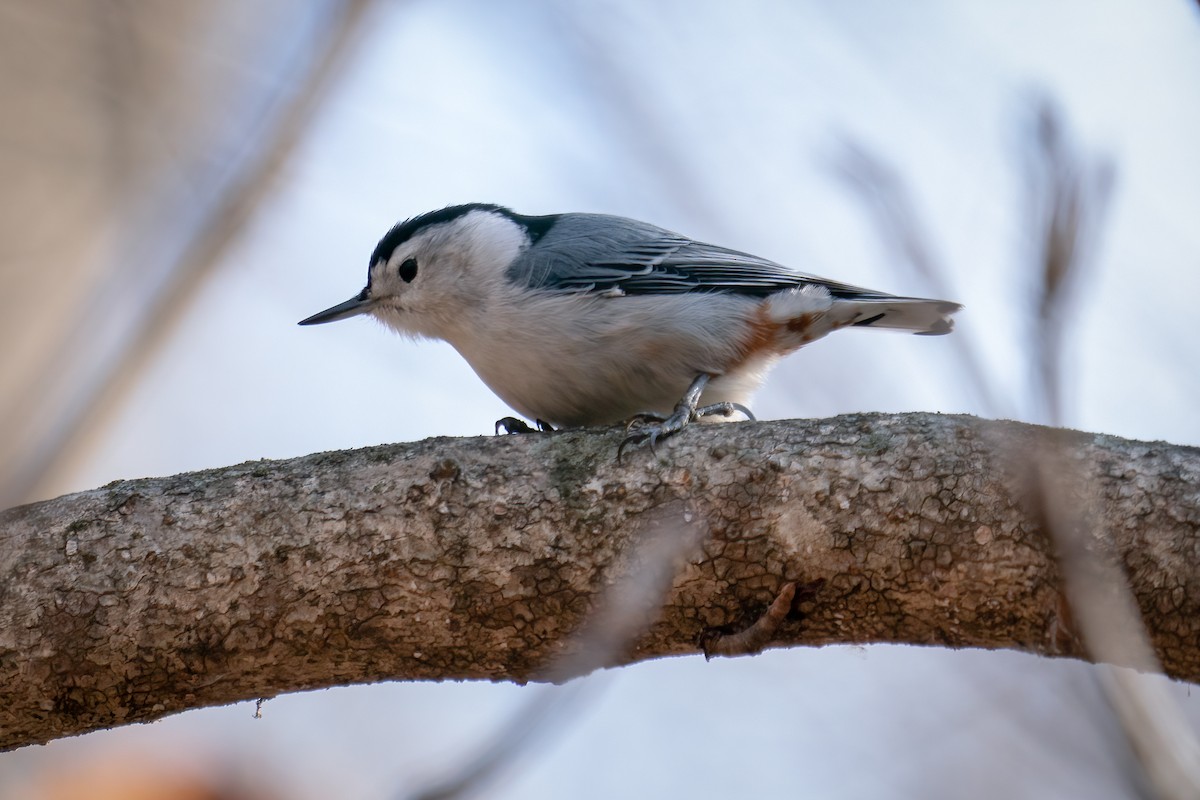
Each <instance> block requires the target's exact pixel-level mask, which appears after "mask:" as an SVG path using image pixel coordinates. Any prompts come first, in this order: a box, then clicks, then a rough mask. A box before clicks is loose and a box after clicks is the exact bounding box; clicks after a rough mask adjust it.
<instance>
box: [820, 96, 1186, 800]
mask: <svg viewBox="0 0 1200 800" xmlns="http://www.w3.org/2000/svg"><path fill="white" fill-rule="evenodd" d="M1034 119H1035V124H1034V126H1033V129H1032V132H1031V133H1032V135H1031V136H1030V137H1029V145H1028V147H1027V150H1026V152H1025V153H1024V155H1025V156H1026V158H1027V162H1028V163H1027V174H1026V177H1027V185H1028V200H1027V204H1028V205H1027V207H1028V209H1030V210H1031V211H1032V215H1031V216H1030V217H1029V229H1030V231H1032V237H1031V238H1032V240H1033V243H1034V249H1033V254H1032V255H1033V257H1032V263H1033V270H1032V274H1033V275H1034V276H1035V279H1036V287H1037V291H1036V292H1035V298H1036V299H1035V301H1034V303H1033V304H1032V305H1033V309H1032V313H1031V314H1030V315H1029V317H1030V319H1031V320H1032V335H1031V347H1030V353H1031V363H1032V364H1033V365H1034V369H1033V373H1034V374H1033V377H1034V380H1033V382H1032V387H1033V388H1032V395H1033V399H1034V400H1035V401H1036V403H1037V405H1038V407H1039V409H1040V411H1041V415H1042V418H1043V419H1046V420H1048V421H1050V422H1051V423H1052V424H1054V425H1061V424H1063V421H1064V420H1063V408H1062V406H1063V401H1062V395H1063V391H1062V385H1061V384H1062V376H1063V365H1064V361H1065V357H1064V353H1063V350H1064V340H1065V338H1066V336H1067V335H1068V334H1069V332H1070V328H1069V326H1068V325H1067V322H1068V321H1069V320H1071V319H1073V318H1075V315H1074V314H1073V313H1072V312H1073V304H1074V303H1075V301H1076V295H1077V292H1078V290H1079V287H1080V284H1081V283H1083V282H1084V280H1085V277H1086V269H1087V267H1088V266H1089V265H1090V262H1091V259H1092V258H1093V256H1094V255H1095V253H1096V251H1097V249H1098V244H1099V238H1100V236H1101V234H1102V232H1103V227H1102V223H1103V221H1104V214H1105V211H1106V209H1107V205H1108V200H1109V196H1110V193H1111V189H1112V184H1113V168H1112V165H1111V164H1110V163H1109V162H1108V160H1107V159H1104V158H1098V157H1090V156H1088V155H1087V154H1085V153H1083V152H1082V151H1080V150H1079V149H1078V148H1077V147H1076V146H1075V145H1074V144H1073V143H1072V142H1071V141H1070V140H1069V139H1068V137H1067V136H1066V133H1065V124H1064V122H1063V121H1062V119H1061V118H1060V114H1059V112H1058V111H1057V109H1056V108H1055V107H1054V106H1053V105H1052V104H1051V103H1050V102H1049V101H1047V100H1044V99H1042V100H1039V101H1038V102H1037V103H1036V104H1035V107H1034ZM840 167H841V170H842V172H843V173H844V174H845V175H846V176H847V177H848V178H849V179H851V180H852V181H853V183H854V185H855V186H856V187H857V188H858V189H859V191H860V193H861V195H862V196H863V198H864V200H865V201H866V204H867V206H868V207H869V208H870V209H871V210H872V212H873V215H874V218H875V220H876V223H877V225H878V227H879V229H880V231H881V237H882V238H883V240H884V241H885V242H887V243H889V245H890V250H891V251H892V252H894V253H895V254H896V255H897V256H898V257H899V259H900V260H901V261H902V262H905V263H908V264H910V265H911V266H912V267H913V268H914V270H915V271H916V272H918V273H919V274H921V275H922V276H923V277H924V278H925V279H926V280H927V281H928V282H930V284H931V285H932V286H934V287H935V291H936V292H937V293H939V294H940V296H947V297H948V296H951V294H950V292H949V291H948V290H947V288H946V287H945V284H946V280H945V278H946V275H947V274H948V272H947V270H946V268H945V266H944V265H943V264H941V263H940V261H939V260H938V259H937V258H936V257H935V256H934V255H933V248H932V246H931V245H930V244H929V239H928V237H927V236H926V235H925V233H924V226H922V225H921V224H920V222H919V217H918V215H917V213H916V212H915V209H914V207H913V204H912V202H911V200H910V199H909V195H908V192H907V191H906V190H905V187H904V185H903V182H902V181H901V179H900V178H899V176H898V175H897V174H896V173H895V172H894V171H893V170H892V169H891V168H889V167H888V166H887V165H886V164H885V163H884V162H883V161H882V160H880V159H878V158H877V157H875V156H873V155H872V154H871V153H870V152H869V151H867V150H866V149H865V148H863V147H861V146H857V145H853V144H851V145H848V146H847V150H846V155H845V157H844V159H843V160H842V162H841V163H840ZM1015 327H1016V324H1014V328H1015ZM956 344H958V345H959V350H958V353H959V356H960V360H961V362H962V365H963V367H964V370H965V371H964V374H966V375H967V376H968V378H969V380H970V381H971V382H972V383H973V384H974V385H975V386H976V388H977V391H978V393H979V395H980V397H981V398H983V399H984V400H985V402H986V407H989V408H991V409H992V410H993V413H1001V412H1000V410H1001V409H1003V408H1017V407H1019V405H1020V404H1019V403H1018V402H1017V398H1015V397H1010V398H1005V397H1003V396H1002V395H999V394H997V393H996V391H995V390H994V388H993V387H992V386H990V385H989V382H988V381H987V380H986V377H985V374H984V372H983V370H982V367H981V366H980V364H982V359H981V358H980V357H979V355H978V354H977V353H975V352H973V351H972V349H971V346H970V342H969V341H968V340H967V339H966V338H965V337H956ZM1001 403H1003V405H1001ZM997 448H998V449H997V455H998V457H999V458H1000V459H1001V460H1002V462H1005V463H1006V469H1007V470H1009V471H1010V472H1011V473H1012V474H1019V475H1023V476H1024V480H1025V481H1026V487H1025V492H1024V495H1023V501H1022V502H1024V503H1025V505H1026V507H1027V509H1028V512H1029V513H1030V514H1031V515H1032V516H1033V517H1034V518H1036V519H1038V520H1039V526H1040V527H1041V528H1042V529H1044V530H1047V531H1049V532H1050V534H1051V536H1052V537H1053V540H1054V542H1055V553H1056V557H1057V559H1058V562H1059V565H1060V568H1061V570H1062V580H1063V587H1064V588H1063V591H1064V592H1065V594H1066V597H1067V600H1066V601H1064V608H1063V613H1062V614H1060V615H1059V623H1058V624H1059V625H1060V626H1061V627H1059V628H1058V629H1057V630H1056V631H1055V634H1054V635H1055V637H1056V638H1059V637H1065V638H1079V639H1081V640H1082V641H1083V642H1084V643H1085V645H1086V647H1087V649H1088V651H1089V652H1090V653H1092V654H1093V657H1094V658H1095V660H1097V661H1099V662H1106V663H1117V664H1125V665H1131V666H1134V667H1136V668H1137V669H1139V670H1142V671H1145V672H1159V671H1161V669H1162V667H1161V666H1160V664H1159V663H1158V659H1157V658H1156V655H1155V649H1156V646H1157V647H1158V648H1161V646H1162V643H1161V642H1157V641H1151V640H1149V639H1148V638H1147V631H1146V629H1145V627H1144V625H1143V618H1142V615H1143V614H1145V613H1146V609H1145V607H1144V605H1142V604H1141V603H1140V599H1139V598H1138V597H1137V596H1136V595H1137V592H1136V590H1135V589H1133V590H1131V587H1130V585H1129V581H1128V580H1127V578H1126V574H1125V573H1126V572H1127V571H1128V570H1130V569H1132V568H1133V567H1132V566H1131V565H1130V564H1129V562H1128V559H1127V558H1126V557H1125V556H1124V555H1123V554H1122V553H1119V552H1114V551H1112V550H1111V549H1110V548H1108V547H1107V546H1105V545H1104V541H1105V536H1104V534H1103V533H1102V532H1101V531H1103V529H1104V527H1105V526H1106V525H1111V524H1112V520H1110V519H1108V518H1107V517H1105V516H1104V515H1103V514H1102V512H1101V510H1100V509H1099V508H1097V507H1095V506H1094V505H1092V504H1090V503H1089V502H1088V500H1087V498H1088V497H1091V496H1093V495H1092V492H1093V490H1094V487H1092V486H1090V485H1089V484H1090V483H1091V482H1092V481H1094V479H1095V478H1094V475H1092V474H1089V473H1086V472H1081V471H1080V469H1079V465H1078V464H1077V463H1076V462H1075V460H1074V459H1073V457H1072V456H1071V455H1070V454H1069V453H1067V452H1065V451H1064V450H1063V449H1062V443H1061V442H1060V441H1058V440H1057V438H1055V437H1051V436H1047V437H1045V438H1044V439H1043V440H1042V441H1040V442H1038V443H1036V444H1035V445H1034V446H1032V447H1030V446H1027V445H1026V444H1022V445H1021V446H1020V447H1017V448H1016V449H1013V448H1010V447H1009V444H1008V443H1004V442H1000V441H997ZM1181 555H1182V553H1181ZM1177 589H1178V591H1181V592H1182V591H1185V590H1184V589H1183V588H1182V587H1177ZM1139 606H1142V607H1141V608H1140V609H1139ZM1153 627H1154V626H1153V625H1152V626H1151V628H1152V629H1153ZM1150 633H1151V634H1152V635H1153V630H1151V632H1150ZM1102 685H1103V687H1104V688H1105V691H1106V695H1107V697H1108V699H1109V704H1110V706H1111V708H1112V709H1113V711H1114V713H1115V714H1116V715H1117V719H1118V720H1119V723H1120V727H1121V730H1122V731H1123V732H1124V733H1125V735H1126V737H1127V739H1128V741H1129V743H1130V747H1131V749H1132V750H1133V752H1134V753H1135V754H1136V755H1137V757H1138V759H1139V760H1140V763H1141V765H1142V768H1143V771H1144V774H1145V777H1146V779H1147V782H1148V784H1149V785H1150V786H1151V787H1153V790H1154V791H1155V793H1156V796H1157V797H1160V798H1164V800H1176V798H1185V797H1196V796H1200V744H1198V743H1197V741H1196V737H1195V734H1194V733H1193V732H1192V731H1191V730H1190V728H1189V726H1188V725H1187V723H1186V721H1185V720H1184V719H1183V717H1182V715H1181V713H1180V711H1179V709H1178V708H1177V707H1176V706H1175V705H1174V704H1173V703H1172V702H1171V701H1170V700H1169V698H1168V697H1167V696H1166V694H1165V692H1164V690H1163V689H1162V687H1161V686H1159V685H1157V684H1152V683H1147V682H1145V681H1140V682H1139V681H1138V680H1136V679H1133V678H1130V677H1129V676H1127V675H1125V674H1124V673H1120V672H1113V673H1110V674H1107V675H1106V676H1105V680H1104V681H1103V682H1102Z"/></svg>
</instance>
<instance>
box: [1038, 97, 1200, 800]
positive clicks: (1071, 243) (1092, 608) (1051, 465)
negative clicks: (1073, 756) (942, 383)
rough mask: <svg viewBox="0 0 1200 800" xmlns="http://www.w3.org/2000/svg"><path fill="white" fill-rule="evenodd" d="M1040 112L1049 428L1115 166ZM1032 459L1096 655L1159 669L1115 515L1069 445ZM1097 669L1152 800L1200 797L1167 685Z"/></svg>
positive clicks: (1041, 108) (1058, 413) (1048, 522)
mask: <svg viewBox="0 0 1200 800" xmlns="http://www.w3.org/2000/svg"><path fill="white" fill-rule="evenodd" d="M1035 111H1036V113H1035V124H1034V125H1033V131H1032V135H1031V136H1030V144H1029V147H1028V153H1029V170H1028V187H1029V207H1030V208H1031V209H1032V210H1033V213H1034V217H1033V219H1031V220H1030V225H1031V229H1032V230H1033V231H1034V234H1035V237H1036V239H1035V242H1036V244H1037V249H1036V258H1035V261H1034V264H1035V268H1036V272H1037V274H1038V275H1039V278H1040V279H1039V281H1038V291H1037V294H1036V297H1037V302H1036V313H1035V314H1034V315H1033V341H1034V347H1033V348H1032V349H1033V352H1034V354H1035V356H1036V359H1037V370H1036V373H1037V374H1036V380H1035V382H1034V397H1035V398H1036V399H1037V400H1038V401H1039V404H1040V407H1041V410H1042V413H1043V414H1044V416H1045V418H1046V419H1047V420H1048V421H1049V422H1050V424H1053V425H1060V424H1062V421H1063V387H1062V379H1063V364H1064V361H1065V356H1064V349H1065V343H1064V340H1065V337H1066V334H1067V333H1068V332H1069V330H1070V325H1069V322H1070V320H1071V319H1073V318H1074V317H1075V315H1074V314H1073V311H1074V303H1075V301H1076V296H1077V293H1078V290H1079V287H1080V284H1081V283H1083V282H1084V281H1085V280H1086V278H1087V269H1088V268H1089V267H1090V266H1091V264H1092V257H1093V256H1094V254H1095V252H1096V249H1097V246H1098V241H1099V237H1100V235H1101V234H1102V232H1103V224H1102V223H1103V221H1104V215H1105V211H1106V210H1107V206H1108V200H1109V196H1110V193H1111V189H1112V183H1113V168H1112V165H1111V163H1110V162H1109V161H1108V160H1107V159H1105V158H1099V157H1089V156H1088V155H1086V154H1084V153H1083V152H1081V151H1080V150H1079V149H1078V148H1077V147H1076V146H1074V145H1073V144H1072V143H1071V141H1070V140H1069V138H1068V137H1067V135H1066V132H1065V126H1064V124H1063V121H1062V119H1061V113H1060V112H1059V111H1058V109H1057V108H1056V107H1055V106H1054V105H1053V104H1052V103H1050V102H1049V101H1048V100H1045V99H1043V100H1041V101H1039V102H1038V104H1037V106H1036V110H1035ZM1035 455H1036V458H1035V459H1034V460H1033V462H1032V464H1031V465H1032V467H1033V470H1032V472H1031V473H1030V474H1031V477H1032V481H1031V486H1030V490H1031V491H1030V502H1031V503H1032V504H1033V508H1034V509H1035V510H1036V512H1037V513H1038V514H1039V515H1040V516H1041V517H1042V520H1043V524H1044V526H1045V527H1046V529H1047V530H1048V531H1050V533H1051V535H1052V536H1053V537H1054V540H1055V542H1056V545H1057V548H1058V557H1059V564H1060V567H1061V569H1062V571H1063V583H1064V588H1065V591H1066V594H1067V597H1068V599H1069V603H1070V608H1071V614H1072V616H1073V617H1074V619H1076V620H1077V622H1078V625H1079V628H1080V633H1081V634H1082V637H1083V640H1084V642H1085V644H1086V646H1087V648H1088V650H1089V651H1090V652H1091V653H1093V654H1094V655H1095V656H1096V658H1097V660H1099V661H1105V662H1109V663H1121V664H1129V665H1132V666H1135V667H1136V668H1137V669H1139V670H1141V671H1145V672H1161V671H1162V665H1161V664H1160V663H1159V662H1158V658H1157V657H1156V656H1155V654H1154V648H1153V646H1152V644H1151V643H1150V641H1149V639H1148V637H1147V634H1146V629H1145V625H1144V624H1143V621H1142V616H1141V611H1140V610H1139V608H1138V604H1137V602H1136V600H1135V598H1134V596H1133V593H1132V591H1131V590H1130V587H1129V581H1128V580H1127V578H1126V577H1125V575H1124V571H1123V569H1122V566H1121V563H1120V561H1119V560H1118V559H1116V558H1114V554H1112V553H1110V552H1107V551H1105V550H1104V549H1103V548H1100V547H1097V543H1098V537H1097V536H1096V529H1097V528H1098V527H1101V526H1103V525H1104V524H1105V522H1108V524H1112V522H1111V521H1105V520H1102V519H1101V518H1100V517H1099V516H1098V515H1097V513H1096V511H1095V509H1091V508H1088V507H1087V505H1086V504H1080V503H1078V502H1076V501H1077V498H1079V497H1080V496H1081V495H1083V494H1084V490H1083V489H1082V487H1081V484H1082V483H1083V482H1084V481H1085V480H1086V479H1085V478H1084V477H1083V476H1082V475H1081V474H1080V470H1079V469H1078V468H1077V467H1076V466H1075V465H1074V464H1072V463H1070V461H1069V460H1068V459H1067V458H1065V456H1064V453H1063V452H1062V451H1061V448H1059V447H1056V446H1055V445H1053V444H1051V443H1047V444H1046V445H1045V446H1044V447H1043V448H1041V452H1039V453H1036V454H1035ZM1026 463H1027V464H1028V463H1029V462H1026ZM1100 669H1101V670H1102V672H1101V685H1102V686H1103V688H1104V690H1105V695H1106V697H1107V698H1108V701H1109V705H1110V706H1111V707H1112V709H1113V712H1114V713H1115V714H1116V716H1117V718H1118V719H1119V720H1120V724H1121V729H1122V730H1123V731H1124V733H1125V735H1126V737H1127V739H1128V741H1129V744H1130V747H1131V748H1132V750H1133V752H1134V754H1135V755H1136V756H1137V758H1138V761H1139V763H1140V764H1141V766H1142V769H1143V772H1144V774H1145V778H1146V782H1147V784H1148V786H1149V787H1150V789H1151V790H1152V791H1153V792H1154V794H1155V796H1156V797H1158V798H1161V799H1162V800H1185V799H1186V798H1196V797H1200V742H1197V739H1196V735H1195V732H1194V731H1193V730H1192V729H1191V727H1190V726H1189V725H1188V724H1187V722H1186V721H1185V720H1184V718H1183V716H1182V714H1181V713H1180V711H1179V709H1178V707H1177V706H1176V705H1175V704H1174V703H1173V702H1171V700H1170V698H1169V697H1168V696H1167V694H1166V693H1165V691H1164V690H1163V688H1162V686H1161V685H1160V684H1158V683H1156V682H1150V681H1146V680H1142V679H1140V678H1139V677H1138V676H1137V675H1136V674H1133V673H1131V672H1129V671H1128V670H1125V669H1119V668H1114V667H1104V666H1102V667H1101V668H1100Z"/></svg>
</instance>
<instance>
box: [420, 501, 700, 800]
mask: <svg viewBox="0 0 1200 800" xmlns="http://www.w3.org/2000/svg"><path fill="white" fill-rule="evenodd" d="M707 530H708V528H707V525H706V524H705V523H704V522H703V521H702V520H701V519H700V518H699V516H698V514H697V512H696V511H695V510H694V509H691V508H688V507H687V506H685V505H684V504H682V503H671V504H668V505H665V506H661V507H659V508H656V509H654V510H653V511H652V512H651V513H649V514H647V515H645V517H644V520H643V523H642V525H641V526H640V531H639V533H638V534H637V537H636V540H635V542H634V546H635V552H634V553H633V557H632V558H631V559H629V563H628V566H627V567H626V568H625V574H624V575H621V576H620V577H618V578H617V579H616V580H614V581H612V582H611V583H610V584H609V587H608V588H607V589H606V590H605V591H604V593H603V595H601V597H600V599H599V602H598V603H597V604H596V609H595V612H594V613H593V614H592V616H591V617H590V618H589V619H588V621H587V622H586V623H584V625H583V627H582V628H581V630H580V631H579V633H578V635H576V636H575V637H574V640H573V641H571V642H568V643H567V645H566V648H565V651H566V652H565V653H564V655H562V656H561V657H559V658H557V659H555V661H554V663H552V664H550V665H549V666H548V667H547V669H546V673H545V674H546V677H547V678H549V679H550V680H556V679H557V680H567V679H569V678H571V677H573V676H576V675H586V674H587V673H589V672H591V671H592V670H595V669H598V668H599V667H601V666H603V665H605V664H611V663H612V662H613V660H614V659H615V658H616V657H617V656H618V655H620V654H623V653H625V652H626V651H627V650H628V649H629V646H630V645H631V644H632V643H633V641H634V640H635V639H636V638H637V637H638V636H640V635H641V634H642V633H644V632H645V630H646V628H647V627H648V626H649V625H650V623H651V622H652V621H653V620H654V619H655V618H656V617H657V616H658V615H659V614H660V613H661V609H662V603H663V600H664V599H665V597H666V594H667V590H668V589H670V588H671V584H672V582H673V581H674V580H675V576H676V574H677V573H678V571H679V568H680V566H681V564H682V563H684V562H685V560H686V559H688V558H690V557H694V556H695V555H696V553H697V551H698V549H699V547H700V545H701V543H702V541H703V539H704V538H705V536H706V535H707ZM588 685H589V682H587V681H584V680H579V681H576V682H574V683H571V684H568V685H567V686H561V687H546V688H544V689H541V690H539V691H538V693H537V694H536V695H534V696H533V697H531V698H529V699H528V700H527V701H526V702H525V703H524V704H523V705H522V707H521V708H520V709H519V710H518V711H517V712H516V713H515V714H514V715H513V716H512V718H511V719H510V720H509V721H508V722H507V723H506V724H505V725H503V726H501V728H500V729H499V730H498V731H496V732H495V733H494V734H493V735H492V736H491V737H490V738H489V740H488V741H487V742H486V743H485V744H484V746H483V747H482V748H481V749H480V752H479V753H478V754H477V755H476V756H474V757H473V758H471V759H469V760H468V761H467V762H466V763H464V764H463V766H462V767H461V768H459V769H458V770H456V771H455V772H454V774H453V775H451V776H450V777H449V778H447V779H445V780H443V781H441V782H439V783H438V784H436V785H434V786H431V787H429V788H426V789H424V790H422V791H420V792H419V793H417V794H416V795H413V796H412V797H413V800H452V799H453V798H462V797H468V796H471V795H473V794H477V793H479V792H481V791H482V790H483V789H484V788H486V786H487V785H488V784H489V783H490V782H491V781H494V780H495V779H496V778H497V777H498V776H499V774H500V773H501V771H502V770H505V769H509V770H511V769H512V768H513V766H514V764H515V762H516V760H517V759H518V758H519V757H520V756H521V755H522V753H524V752H528V750H529V748H530V747H531V746H532V744H533V743H534V742H535V741H541V740H544V739H545V736H546V734H547V733H548V732H549V730H551V729H553V727H554V726H555V724H559V723H562V722H563V721H564V719H565V712H566V711H567V710H568V709H570V708H572V707H574V706H577V705H578V701H579V700H580V699H581V698H582V697H584V696H585V689H586V688H587V687H588ZM402 796H409V795H407V793H405V794H404V795H402Z"/></svg>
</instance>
